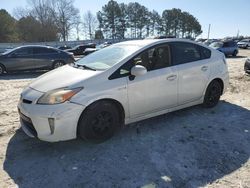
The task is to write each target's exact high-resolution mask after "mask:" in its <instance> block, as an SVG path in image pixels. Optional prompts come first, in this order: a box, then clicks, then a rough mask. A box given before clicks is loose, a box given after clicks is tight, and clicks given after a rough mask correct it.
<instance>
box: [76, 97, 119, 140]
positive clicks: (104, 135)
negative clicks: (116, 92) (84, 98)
mask: <svg viewBox="0 0 250 188" xmlns="http://www.w3.org/2000/svg"><path fill="white" fill-rule="evenodd" d="M120 126H121V125H120V121H119V111H118V109H117V108H116V107H115V106H114V105H113V104H112V103H110V102H106V101H101V102H97V103H94V104H92V105H91V106H90V107H88V108H87V109H86V111H84V112H83V114H82V115H81V117H80V119H79V122H78V135H79V136H80V137H81V138H83V139H84V140H87V141H89V142H93V143H101V142H104V141H106V140H108V139H109V138H111V137H112V136H113V135H114V133H115V132H116V131H117V130H118V129H119V127H120Z"/></svg>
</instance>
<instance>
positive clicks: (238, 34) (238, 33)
mask: <svg viewBox="0 0 250 188" xmlns="http://www.w3.org/2000/svg"><path fill="white" fill-rule="evenodd" d="M239 36H240V30H239V29H238V32H237V39H238V38H239Z"/></svg>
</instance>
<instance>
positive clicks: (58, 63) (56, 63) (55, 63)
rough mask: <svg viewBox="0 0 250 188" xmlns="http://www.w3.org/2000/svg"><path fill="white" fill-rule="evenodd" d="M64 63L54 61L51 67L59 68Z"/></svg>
mask: <svg viewBox="0 0 250 188" xmlns="http://www.w3.org/2000/svg"><path fill="white" fill-rule="evenodd" d="M63 65H65V63H64V62H63V61H55V62H54V63H53V65H52V69H56V68H59V67H61V66H63Z"/></svg>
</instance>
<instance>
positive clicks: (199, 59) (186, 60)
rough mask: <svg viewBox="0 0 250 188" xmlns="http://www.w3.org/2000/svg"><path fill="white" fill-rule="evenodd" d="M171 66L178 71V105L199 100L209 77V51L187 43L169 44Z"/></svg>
mask: <svg viewBox="0 0 250 188" xmlns="http://www.w3.org/2000/svg"><path fill="white" fill-rule="evenodd" d="M171 49H172V55H173V58H172V59H173V61H172V62H173V64H174V65H175V66H174V67H175V68H176V69H177V71H178V78H179V79H178V105H182V104H185V103H189V102H193V101H196V100H198V99H200V98H201V97H202V95H203V92H204V90H205V87H206V84H207V82H208V79H209V75H210V66H209V61H210V60H209V58H210V56H211V51H210V50H209V49H207V48H205V47H202V46H199V45H196V44H193V43H188V42H175V43H171Z"/></svg>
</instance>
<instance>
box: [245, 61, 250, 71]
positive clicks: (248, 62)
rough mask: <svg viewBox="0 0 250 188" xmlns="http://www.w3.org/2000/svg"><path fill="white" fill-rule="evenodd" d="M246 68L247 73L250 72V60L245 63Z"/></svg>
mask: <svg viewBox="0 0 250 188" xmlns="http://www.w3.org/2000/svg"><path fill="white" fill-rule="evenodd" d="M244 70H245V72H246V73H250V60H247V61H246V62H245V65H244Z"/></svg>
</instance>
